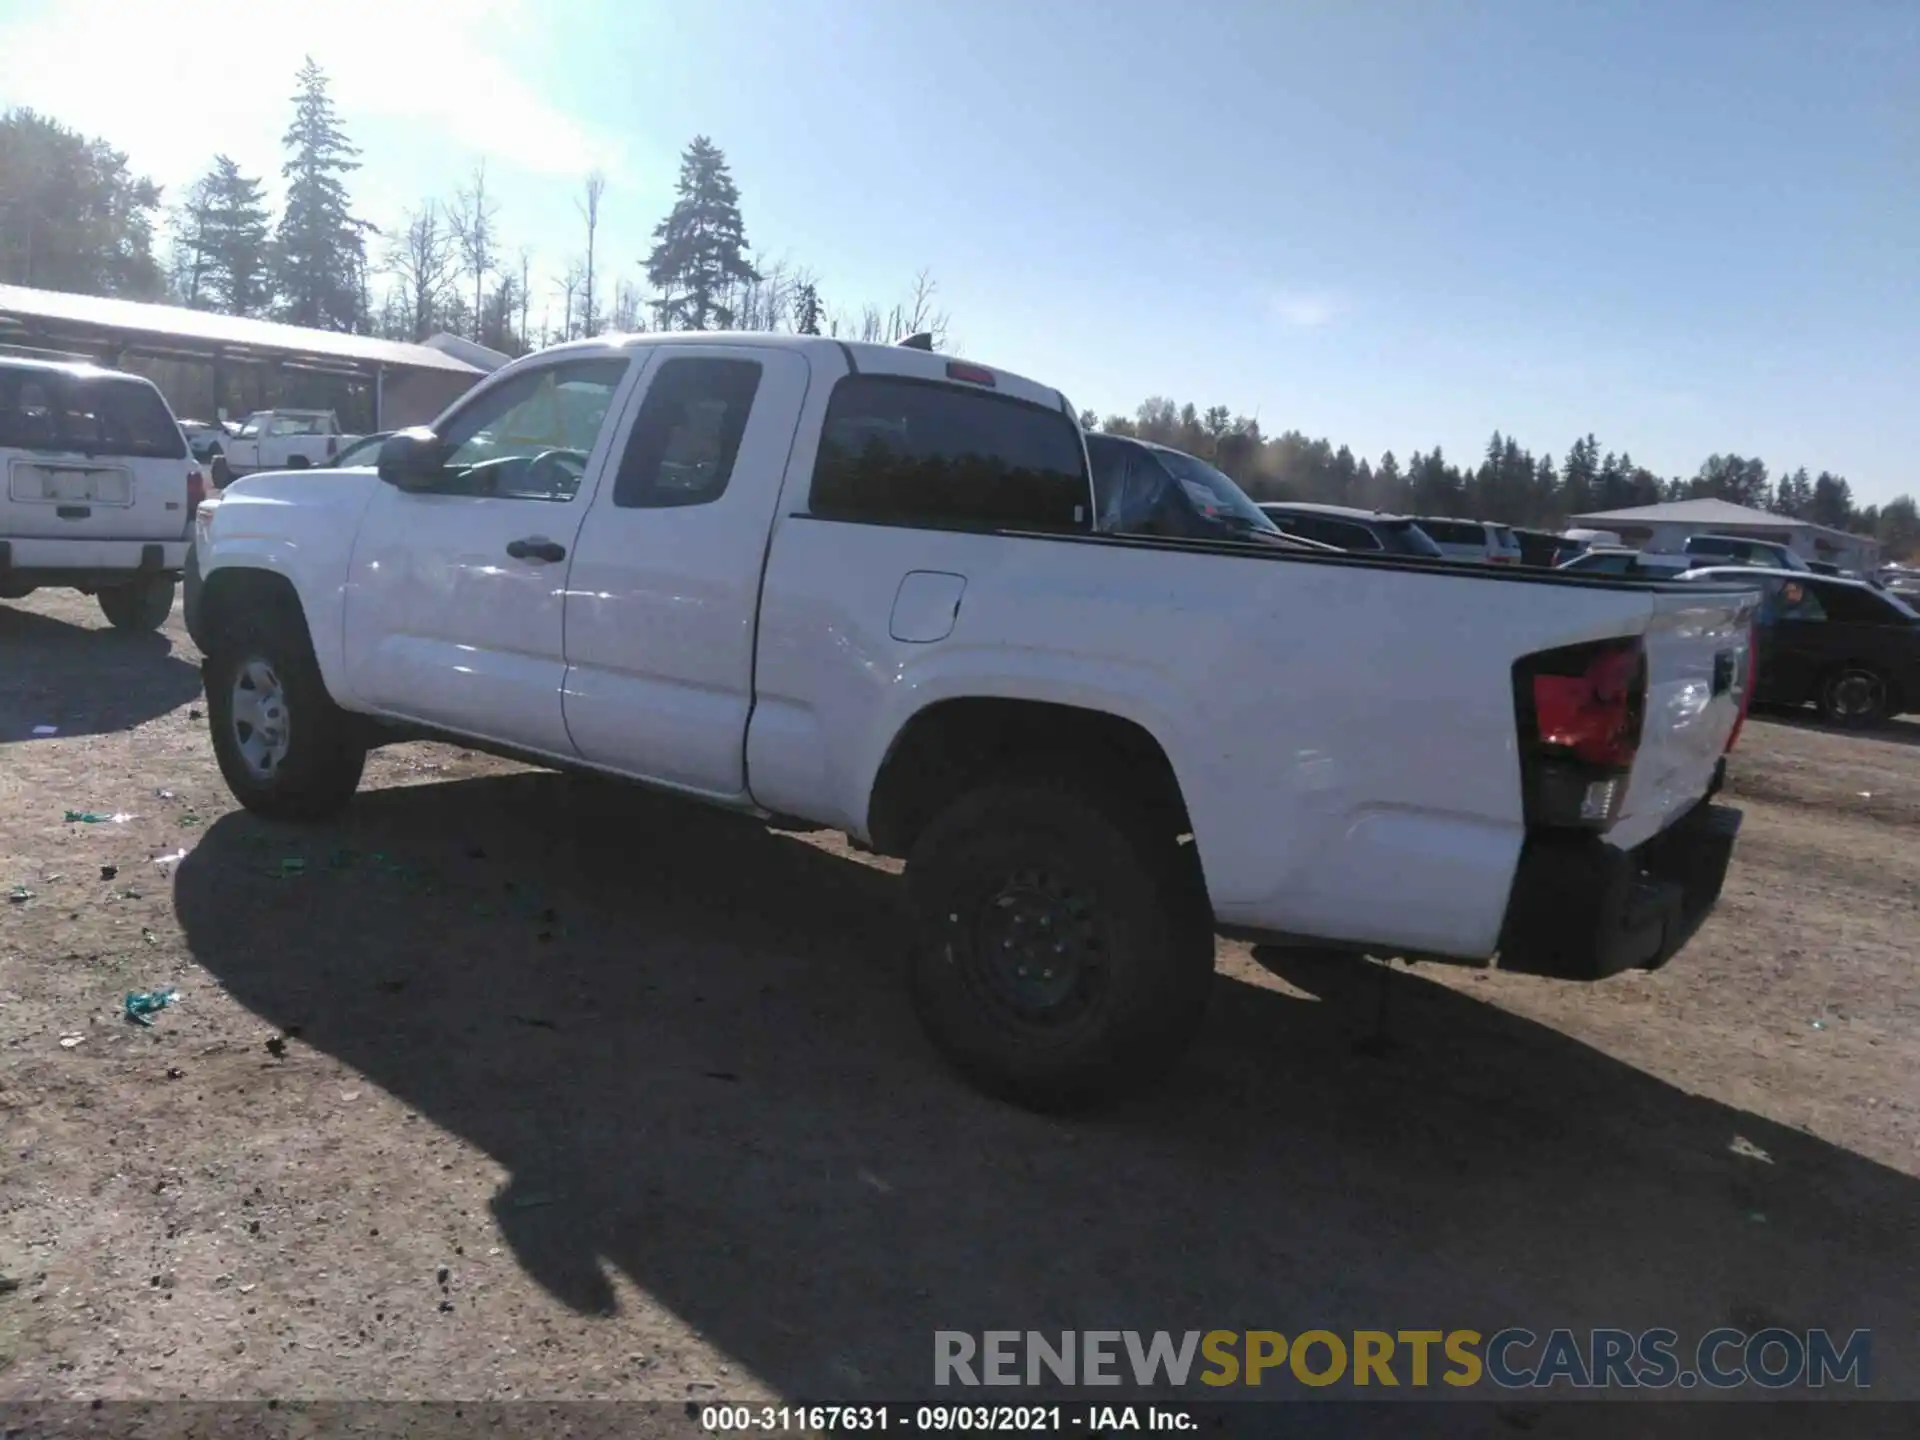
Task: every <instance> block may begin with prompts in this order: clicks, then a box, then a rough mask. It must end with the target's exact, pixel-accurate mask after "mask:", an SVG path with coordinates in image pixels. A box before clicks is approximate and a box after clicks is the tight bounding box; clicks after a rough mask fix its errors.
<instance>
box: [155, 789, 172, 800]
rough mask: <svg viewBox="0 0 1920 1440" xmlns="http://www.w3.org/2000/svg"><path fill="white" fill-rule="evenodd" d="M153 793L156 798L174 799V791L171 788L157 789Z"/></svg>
mask: <svg viewBox="0 0 1920 1440" xmlns="http://www.w3.org/2000/svg"><path fill="white" fill-rule="evenodd" d="M153 793H154V796H155V798H156V799H160V800H171V799H173V791H171V790H165V789H162V790H156V791H154V792H153Z"/></svg>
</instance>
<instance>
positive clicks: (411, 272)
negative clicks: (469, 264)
mask: <svg viewBox="0 0 1920 1440" xmlns="http://www.w3.org/2000/svg"><path fill="white" fill-rule="evenodd" d="M456 248H457V242H456V240H455V237H454V233H453V230H452V227H451V226H449V225H448V224H447V222H446V220H445V218H444V217H443V216H442V214H441V212H440V206H439V205H438V204H437V203H435V202H434V201H432V200H425V201H422V202H421V205H420V208H419V209H418V210H413V211H409V212H408V213H407V224H406V228H405V229H404V230H403V231H401V232H400V233H399V234H398V235H396V236H395V237H394V238H393V241H392V243H391V244H390V245H389V247H388V250H387V268H388V270H390V271H391V272H392V273H393V276H394V278H395V279H396V280H397V281H398V282H399V287H400V294H399V300H400V310H401V319H402V323H403V324H404V325H405V327H406V331H407V338H408V339H410V340H415V341H418V340H424V339H426V338H427V337H428V336H429V335H431V334H432V333H433V330H434V324H435V322H436V320H437V319H438V318H439V317H440V315H441V314H442V313H443V312H444V311H445V309H446V306H447V300H448V299H449V297H450V296H451V295H452V294H453V287H454V283H455V281H456V280H457V279H458V278H459V273H460V272H459V265H460V261H459V257H458V256H457V255H456V254H455V250H456Z"/></svg>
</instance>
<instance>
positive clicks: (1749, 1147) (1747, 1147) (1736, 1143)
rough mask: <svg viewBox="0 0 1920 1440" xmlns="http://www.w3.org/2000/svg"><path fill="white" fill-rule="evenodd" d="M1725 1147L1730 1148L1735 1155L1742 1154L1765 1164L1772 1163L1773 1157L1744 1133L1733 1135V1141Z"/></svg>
mask: <svg viewBox="0 0 1920 1440" xmlns="http://www.w3.org/2000/svg"><path fill="white" fill-rule="evenodd" d="M1727 1149H1729V1150H1731V1151H1732V1152H1733V1153H1734V1154H1735V1155H1740V1156H1744V1157H1745V1158H1746V1159H1748V1160H1758V1161H1760V1162H1761V1163H1762V1164H1765V1165H1771V1164H1772V1163H1773V1157H1772V1156H1771V1155H1769V1154H1767V1152H1766V1151H1764V1150H1762V1149H1761V1148H1760V1147H1759V1146H1758V1145H1756V1144H1754V1143H1753V1142H1752V1141H1751V1140H1749V1139H1747V1137H1746V1136H1744V1135H1736V1136H1734V1137H1733V1143H1732V1144H1731V1145H1729V1146H1728V1147H1727Z"/></svg>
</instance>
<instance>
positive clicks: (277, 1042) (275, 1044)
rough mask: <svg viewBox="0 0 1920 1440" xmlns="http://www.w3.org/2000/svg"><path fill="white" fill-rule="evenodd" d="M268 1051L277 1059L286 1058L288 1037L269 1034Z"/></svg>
mask: <svg viewBox="0 0 1920 1440" xmlns="http://www.w3.org/2000/svg"><path fill="white" fill-rule="evenodd" d="M267 1053H268V1054H269V1055H271V1056H273V1058H274V1059H276V1060H284V1059H286V1058H287V1040H286V1037H285V1036H284V1035H269V1036H268V1037H267Z"/></svg>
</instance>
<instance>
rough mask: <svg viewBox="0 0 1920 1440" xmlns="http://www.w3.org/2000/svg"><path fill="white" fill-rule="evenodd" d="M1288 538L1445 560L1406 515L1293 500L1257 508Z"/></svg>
mask: <svg viewBox="0 0 1920 1440" xmlns="http://www.w3.org/2000/svg"><path fill="white" fill-rule="evenodd" d="M1260 508H1261V509H1262V510H1263V511H1265V512H1266V514H1267V516H1268V517H1269V518H1270V519H1271V520H1272V521H1273V523H1274V524H1276V525H1278V526H1279V527H1280V528H1281V529H1282V530H1284V531H1286V533H1287V534H1289V535H1294V536H1297V537H1299V538H1300V539H1302V540H1318V541H1319V542H1320V543H1321V544H1323V545H1335V546H1338V547H1339V548H1340V549H1342V550H1350V551H1353V552H1355V553H1356V554H1362V555H1366V554H1387V555H1411V556H1417V557H1418V558H1420V559H1422V560H1440V559H1444V558H1445V557H1444V556H1443V555H1442V554H1441V552H1440V547H1439V546H1438V545H1436V544H1434V543H1433V540H1432V538H1431V537H1429V536H1428V534H1427V532H1426V531H1424V530H1422V529H1421V528H1420V527H1419V526H1418V525H1416V524H1415V523H1414V522H1413V521H1412V520H1409V519H1408V518H1407V517H1406V516H1405V515H1389V514H1387V513H1386V512H1385V511H1382V510H1357V509H1354V508H1353V507H1352V506H1348V505H1309V504H1307V503H1305V502H1295V501H1292V500H1282V501H1273V502H1271V503H1268V504H1263V505H1262V506H1261V507H1260Z"/></svg>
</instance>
